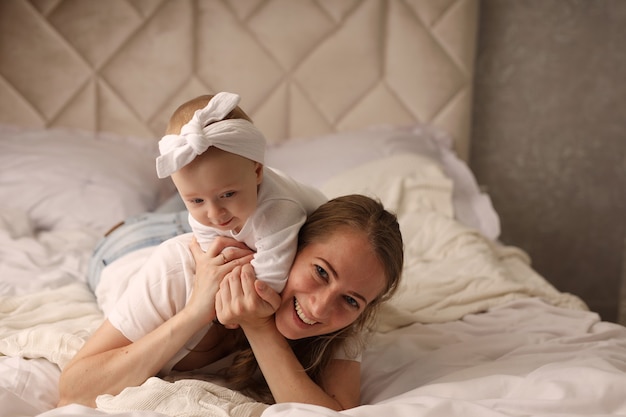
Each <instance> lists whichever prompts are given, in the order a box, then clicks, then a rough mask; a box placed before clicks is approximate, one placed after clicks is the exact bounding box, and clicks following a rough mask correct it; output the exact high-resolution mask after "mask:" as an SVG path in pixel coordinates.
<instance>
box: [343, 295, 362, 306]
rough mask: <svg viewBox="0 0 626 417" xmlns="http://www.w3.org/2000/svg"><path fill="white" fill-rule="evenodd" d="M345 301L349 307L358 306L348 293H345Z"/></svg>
mask: <svg viewBox="0 0 626 417" xmlns="http://www.w3.org/2000/svg"><path fill="white" fill-rule="evenodd" d="M346 302H347V303H348V304H349V305H350V307H354V308H356V309H358V308H359V307H360V306H359V302H358V301H357V300H355V299H354V298H352V297H350V296H349V295H346Z"/></svg>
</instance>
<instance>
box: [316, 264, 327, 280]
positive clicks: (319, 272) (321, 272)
mask: <svg viewBox="0 0 626 417" xmlns="http://www.w3.org/2000/svg"><path fill="white" fill-rule="evenodd" d="M315 272H316V273H317V275H318V276H319V277H320V278H322V279H323V280H324V281H328V272H326V270H325V269H324V268H322V267H321V266H319V265H315Z"/></svg>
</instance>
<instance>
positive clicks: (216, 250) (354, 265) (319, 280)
mask: <svg viewBox="0 0 626 417" xmlns="http://www.w3.org/2000/svg"><path fill="white" fill-rule="evenodd" d="M233 245H235V246H236V247H235V248H229V249H228V251H224V249H225V248H227V247H228V246H233ZM191 248H192V254H193V257H194V259H195V262H196V266H197V269H196V276H195V279H194V280H193V282H192V283H191V284H190V285H192V286H193V288H192V289H190V291H188V292H187V294H189V296H188V298H187V299H186V301H185V303H184V305H180V306H178V307H175V308H174V309H173V314H171V316H169V317H163V318H162V322H161V323H160V324H159V325H158V326H156V327H154V328H153V329H151V330H147V331H145V334H142V335H141V336H140V337H138V336H137V334H139V333H141V331H139V333H137V334H135V335H133V337H132V338H127V337H126V336H124V333H122V332H121V331H120V330H118V329H117V328H116V327H114V326H113V325H112V324H111V322H110V320H105V322H104V323H103V324H102V326H101V327H100V328H99V329H98V330H97V331H96V332H95V333H94V335H93V336H92V337H91V339H89V340H88V341H87V343H86V344H85V346H84V347H83V348H82V349H81V350H80V351H79V352H78V354H77V355H76V357H75V358H74V359H73V360H72V361H71V362H70V363H69V364H68V366H67V367H66V368H65V369H64V370H63V373H62V375H61V380H60V398H61V400H60V403H59V405H64V404H67V403H71V402H78V403H82V404H87V405H91V406H93V405H94V404H95V398H96V396H97V395H100V394H104V393H109V394H117V393H119V392H120V391H121V390H122V389H124V388H125V387H128V386H137V385H140V384H142V383H143V382H144V381H145V380H146V379H147V378H149V377H151V376H154V375H157V374H158V373H159V371H162V372H163V370H165V371H167V370H168V368H170V369H171V366H170V365H169V364H171V363H172V362H173V361H174V362H175V364H174V365H173V369H175V370H191V369H198V368H201V367H204V366H206V365H209V364H212V363H214V362H216V361H218V360H220V359H222V358H224V357H225V356H227V355H229V354H231V353H233V352H239V353H238V355H237V357H236V358H235V360H234V362H233V364H232V365H230V366H228V367H227V368H226V372H225V375H226V379H227V382H228V383H229V386H231V387H234V388H237V389H242V390H244V391H245V390H246V388H247V389H248V390H249V391H250V392H252V393H254V392H256V393H259V392H260V391H262V390H261V389H258V387H257V386H256V385H254V384H250V381H251V380H252V378H251V377H252V376H253V375H254V371H255V369H256V365H257V364H258V367H259V369H260V370H261V373H262V376H263V377H264V379H265V381H266V383H267V386H268V387H269V390H270V391H271V394H272V396H273V399H274V401H276V402H303V403H308V404H316V405H321V406H325V407H328V408H332V409H335V410H341V409H347V408H351V407H354V406H357V405H358V404H359V396H360V387H359V384H358V381H359V380H360V363H359V361H358V359H359V352H360V346H359V345H358V343H357V341H358V338H357V336H358V335H359V334H360V332H361V331H362V330H363V329H364V328H365V327H366V325H367V324H368V323H369V322H370V320H371V319H372V318H373V315H374V312H375V310H376V307H377V306H378V305H380V303H381V302H382V301H384V300H386V299H388V298H389V297H390V296H391V295H392V294H393V292H394V290H395V288H396V287H397V284H398V280H399V276H400V272H401V270H402V262H403V253H402V238H401V235H400V230H399V227H398V223H397V220H396V218H395V216H394V215H392V214H391V213H389V212H387V211H385V210H384V208H383V207H382V205H380V203H378V202H376V201H374V200H372V199H370V198H368V197H364V196H358V195H353V196H345V197H340V198H337V199H334V200H331V201H329V202H328V203H326V204H324V205H322V206H321V207H320V208H319V209H317V210H316V211H315V212H314V213H313V214H312V215H311V216H309V218H308V219H307V222H306V223H305V225H304V226H303V227H302V229H301V231H300V234H299V241H298V252H297V255H296V259H295V261H294V264H293V266H292V268H291V271H290V273H289V279H288V280H287V285H286V287H285V289H284V290H283V291H282V292H281V294H280V295H279V294H277V293H275V292H273V291H272V290H271V289H270V288H269V287H268V286H267V285H263V283H262V282H261V281H257V280H256V279H255V277H254V273H253V270H252V268H251V266H250V265H249V264H248V263H249V260H250V258H251V255H250V252H249V251H248V250H247V249H246V248H244V247H242V246H241V245H237V244H236V243H235V242H234V241H232V240H229V239H225V238H224V239H218V240H216V241H215V242H214V243H213V245H212V246H211V247H210V248H209V249H208V250H207V252H206V253H203V252H202V251H201V250H200V249H199V247H198V246H197V244H194V243H192V245H191ZM168 284H169V283H168ZM187 285H189V284H187ZM135 301H136V302H143V300H135ZM129 304H130V302H129ZM127 311H129V316H132V314H133V313H132V309H129V310H127ZM125 319H128V320H129V321H132V320H133V319H136V318H133V317H130V318H125ZM215 319H219V321H220V322H221V323H224V324H226V325H227V326H228V328H227V327H225V326H224V325H221V324H215V323H214V320H215ZM242 334H243V336H245V337H242ZM131 339H132V340H131ZM190 342H191V343H190ZM180 352H182V353H183V355H182V357H181V358H180V359H178V357H179V356H178V355H180ZM173 359H174V360H173ZM305 371H306V372H305ZM257 398H259V397H257Z"/></svg>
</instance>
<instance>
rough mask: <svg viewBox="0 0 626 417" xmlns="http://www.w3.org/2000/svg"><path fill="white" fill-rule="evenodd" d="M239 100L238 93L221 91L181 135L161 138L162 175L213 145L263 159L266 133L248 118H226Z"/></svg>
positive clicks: (159, 167)
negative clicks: (264, 134)
mask: <svg viewBox="0 0 626 417" xmlns="http://www.w3.org/2000/svg"><path fill="white" fill-rule="evenodd" d="M238 103H239V96H238V95H237V94H232V93H225V92H222V93H218V94H216V95H215V96H214V97H213V98H212V99H211V100H210V101H209V103H208V104H207V105H206V107H205V108H203V109H200V110H196V112H195V113H194V115H193V117H192V118H191V120H190V121H189V122H187V124H185V125H184V126H183V127H182V129H181V130H180V135H165V136H163V138H161V140H160V141H159V151H160V153H161V156H159V157H157V159H156V170H157V175H158V177H159V178H165V177H168V176H170V175H172V173H174V172H176V171H178V170H179V169H181V168H182V167H184V166H185V165H187V164H188V163H190V162H191V161H193V160H194V158H195V157H196V156H198V155H200V154H202V153H204V152H205V151H206V150H207V149H209V147H211V146H215V147H216V148H219V149H222V150H224V151H226V152H231V153H234V154H237V155H241V156H243V157H244V158H248V159H251V160H253V161H256V162H260V163H263V162H264V160H265V137H264V136H263V133H261V131H260V130H259V129H257V128H256V126H254V125H253V124H252V123H250V122H249V121H247V120H244V119H227V120H223V119H224V117H226V116H227V115H228V114H229V113H230V112H231V111H232V110H233V109H234V108H235V107H237V104H238ZM213 122H218V123H213Z"/></svg>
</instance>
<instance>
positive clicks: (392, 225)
mask: <svg viewBox="0 0 626 417" xmlns="http://www.w3.org/2000/svg"><path fill="white" fill-rule="evenodd" d="M346 227H347V228H351V229H352V230H358V231H362V232H363V233H364V234H365V235H366V236H367V237H368V240H369V242H370V244H371V245H372V248H373V249H374V252H375V253H376V254H377V257H378V259H379V261H380V262H381V264H382V266H383V269H384V272H385V287H384V289H383V290H382V291H381V293H380V294H379V295H378V296H377V297H376V298H375V299H374V300H373V301H372V302H370V303H369V304H368V305H367V306H366V307H365V310H364V311H363V313H361V315H360V316H359V317H358V318H357V320H356V321H354V322H353V323H352V324H350V325H349V326H347V327H345V328H343V329H340V330H337V331H335V332H333V333H330V334H326V335H321V336H314V337H309V338H306V339H300V340H293V341H290V342H289V343H290V345H291V347H292V349H293V351H294V353H295V355H296V357H297V358H298V360H299V361H300V363H301V364H302V366H303V367H304V369H305V370H306V372H307V374H308V375H309V377H310V378H311V379H312V380H313V381H314V382H315V383H317V384H318V385H320V386H321V384H322V377H323V373H324V370H325V369H326V367H327V366H328V364H329V362H330V361H331V360H332V358H333V357H334V356H335V352H337V351H338V349H352V350H354V351H348V350H347V351H346V354H347V355H348V356H356V355H357V354H358V353H359V352H360V351H361V349H362V345H363V343H364V341H363V340H362V339H360V338H359V336H360V335H361V334H362V333H363V330H365V329H367V328H368V327H369V326H370V325H371V324H372V323H373V320H374V318H375V315H376V311H377V310H378V308H379V306H380V304H381V303H382V302H384V301H386V300H388V299H389V298H390V297H391V296H392V295H393V294H394V292H395V291H396V289H397V288H398V283H399V280H400V274H401V272H402V266H403V263H404V251H403V242H402V235H401V233H400V226H399V225H398V221H397V218H396V216H395V215H394V214H392V213H390V212H389V211H387V210H385V208H384V207H383V205H382V204H381V203H380V202H379V201H377V200H374V199H372V198H370V197H366V196H363V195H358V194H352V195H347V196H343V197H338V198H335V199H333V200H330V201H328V202H327V203H325V204H323V205H322V206H320V207H319V208H318V209H317V210H315V211H314V212H313V213H312V214H311V215H310V216H309V217H308V218H307V221H306V223H305V224H304V225H303V226H302V228H301V229H300V233H299V235H298V253H299V252H300V251H301V250H302V249H303V248H304V247H306V246H307V245H309V244H311V243H313V242H319V241H323V240H326V239H328V237H329V236H331V235H332V234H333V233H336V232H338V231H340V230H341V229H342V228H346ZM296 256H297V255H296ZM347 340H356V341H359V342H360V343H357V344H356V345H354V344H353V343H346V341H347ZM242 341H243V342H244V343H245V344H246V345H247V342H245V337H243V338H242ZM224 376H225V377H226V380H227V383H228V384H229V386H230V387H231V388H233V389H236V390H240V391H242V392H244V393H245V394H247V395H250V396H251V397H253V398H255V399H257V400H259V401H263V402H267V403H273V402H274V400H273V398H272V397H271V393H270V391H269V388H268V386H267V384H266V383H265V381H264V380H263V378H262V375H260V372H259V371H258V363H257V362H256V359H255V357H254V353H253V352H252V349H251V348H250V347H249V345H247V347H246V348H245V349H243V350H242V351H241V353H239V354H238V355H237V356H236V357H235V359H234V361H233V364H232V365H231V366H230V367H229V368H228V369H225V373H224ZM255 376H256V378H255ZM251 381H255V382H251Z"/></svg>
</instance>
